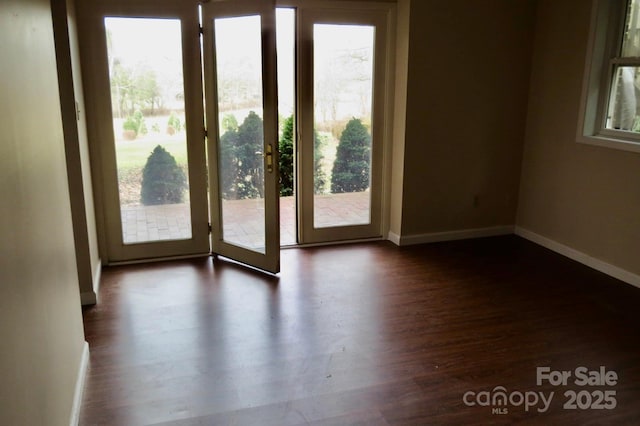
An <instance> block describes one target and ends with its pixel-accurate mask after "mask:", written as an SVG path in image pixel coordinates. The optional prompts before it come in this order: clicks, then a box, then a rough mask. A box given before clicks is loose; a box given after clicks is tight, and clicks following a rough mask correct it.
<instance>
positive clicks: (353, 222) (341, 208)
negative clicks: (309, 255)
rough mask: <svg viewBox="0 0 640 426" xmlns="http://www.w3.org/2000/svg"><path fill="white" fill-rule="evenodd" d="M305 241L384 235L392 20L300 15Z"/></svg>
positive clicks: (358, 14)
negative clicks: (387, 70)
mask: <svg viewBox="0 0 640 426" xmlns="http://www.w3.org/2000/svg"><path fill="white" fill-rule="evenodd" d="M298 19H299V25H298V38H299V42H298V46H299V50H298V51H299V53H298V56H299V61H300V64H299V67H298V69H299V85H298V91H299V94H298V101H299V103H298V111H299V122H298V126H299V134H300V136H301V137H300V141H299V154H300V155H299V159H300V160H299V166H300V167H299V179H300V185H299V189H300V197H299V200H298V204H299V212H301V214H299V215H298V217H299V223H300V229H299V235H300V241H301V242H303V243H321V242H328V241H343V240H352V239H365V238H376V237H381V235H382V223H381V222H382V182H383V176H382V170H383V167H382V163H383V139H384V129H385V123H384V122H385V109H384V105H385V104H386V102H385V66H386V64H387V63H388V61H387V60H386V55H387V49H386V38H387V36H386V31H387V19H388V15H387V13H386V12H385V11H384V10H379V9H366V8H365V9H364V10H363V9H353V8H351V9H348V8H301V9H300V10H299V16H298Z"/></svg>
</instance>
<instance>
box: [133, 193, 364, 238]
mask: <svg viewBox="0 0 640 426" xmlns="http://www.w3.org/2000/svg"><path fill="white" fill-rule="evenodd" d="M223 210H224V211H225V216H224V236H225V239H227V240H229V241H231V242H234V243H238V244H241V245H243V246H246V247H250V248H258V247H263V246H264V237H263V235H264V205H263V203H262V200H256V199H247V200H228V201H227V200H226V201H224V209H223ZM121 211H122V228H123V238H124V242H125V244H135V243H140V242H148V241H161V240H173V239H188V238H191V226H190V218H189V205H188V204H170V205H163V206H141V205H135V206H122V208H121ZM314 216H315V217H314V223H315V226H316V227H318V228H322V227H329V226H342V225H349V224H363V223H368V222H369V193H368V192H354V193H346V194H327V195H318V196H316V198H315V212H314ZM214 232H215V230H214ZM296 243H297V239H296V210H295V198H294V197H280V244H281V245H292V244H296Z"/></svg>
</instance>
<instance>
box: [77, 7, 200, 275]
mask: <svg viewBox="0 0 640 426" xmlns="http://www.w3.org/2000/svg"><path fill="white" fill-rule="evenodd" d="M81 3H82V4H78V25H79V27H80V28H79V30H80V31H81V32H82V34H83V38H82V40H80V48H81V55H82V67H83V69H82V71H83V82H84V86H85V87H84V88H85V91H86V94H87V96H86V97H85V98H86V100H87V102H86V104H85V108H86V113H87V124H88V126H87V128H88V129H87V130H88V133H89V139H90V142H91V144H92V147H91V148H92V155H95V157H94V158H93V162H92V165H93V166H94V169H93V170H92V171H93V173H94V175H93V179H94V180H93V181H94V183H95V185H96V187H97V190H96V195H97V197H96V202H97V204H98V206H99V207H100V209H99V211H98V214H99V217H98V223H99V225H100V240H101V249H102V250H103V254H102V256H103V261H104V262H106V263H114V262H122V261H132V260H143V259H153V258H161V257H173V256H190V255H200V254H207V253H209V252H210V245H209V233H208V222H209V217H208V199H207V170H206V150H205V140H204V107H203V103H202V91H203V88H202V77H201V76H202V66H201V60H200V44H199V32H198V22H199V21H198V13H197V9H196V8H195V7H194V6H193V5H189V4H187V3H185V2H168V3H163V6H162V7H161V8H159V7H157V4H154V3H150V2H145V1H140V0H126V1H125V0H101V1H99V2H81Z"/></svg>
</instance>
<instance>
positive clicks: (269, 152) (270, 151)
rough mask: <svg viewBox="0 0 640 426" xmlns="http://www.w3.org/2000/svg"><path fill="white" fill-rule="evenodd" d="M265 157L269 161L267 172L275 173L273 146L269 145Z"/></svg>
mask: <svg viewBox="0 0 640 426" xmlns="http://www.w3.org/2000/svg"><path fill="white" fill-rule="evenodd" d="M264 157H265V158H266V159H267V171H268V172H269V173H273V148H272V147H271V144H268V145H267V152H266V153H265V154H264Z"/></svg>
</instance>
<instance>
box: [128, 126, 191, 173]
mask: <svg viewBox="0 0 640 426" xmlns="http://www.w3.org/2000/svg"><path fill="white" fill-rule="evenodd" d="M157 145H162V146H163V147H164V149H166V150H167V151H169V153H171V155H173V156H174V157H175V159H176V161H177V162H178V164H179V165H184V164H187V146H186V143H185V135H184V132H182V133H178V134H176V135H173V136H169V135H160V134H150V135H145V136H142V137H138V138H136V139H134V140H132V141H126V140H121V141H118V142H116V154H117V157H118V170H121V171H123V170H129V169H134V168H140V169H141V168H143V167H144V165H145V164H146V162H147V158H149V156H150V155H151V152H152V151H153V149H154V148H155V147H156V146H157Z"/></svg>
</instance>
